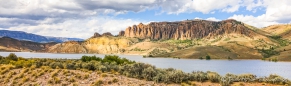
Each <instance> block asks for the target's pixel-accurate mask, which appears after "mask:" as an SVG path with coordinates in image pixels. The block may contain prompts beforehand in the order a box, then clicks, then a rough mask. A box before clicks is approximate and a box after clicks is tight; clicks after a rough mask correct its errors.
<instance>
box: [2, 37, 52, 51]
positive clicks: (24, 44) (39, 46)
mask: <svg viewBox="0 0 291 86" xmlns="http://www.w3.org/2000/svg"><path fill="white" fill-rule="evenodd" d="M55 44H57V43H55V42H50V43H37V42H31V41H22V40H17V39H13V38H10V37H5V36H4V37H0V52H2V51H9V52H42V51H44V50H45V49H47V48H49V47H50V46H53V45H55Z"/></svg>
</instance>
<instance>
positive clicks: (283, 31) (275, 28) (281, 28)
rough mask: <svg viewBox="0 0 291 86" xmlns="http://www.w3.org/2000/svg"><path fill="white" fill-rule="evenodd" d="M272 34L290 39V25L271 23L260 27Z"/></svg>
mask: <svg viewBox="0 0 291 86" xmlns="http://www.w3.org/2000/svg"><path fill="white" fill-rule="evenodd" d="M262 30H263V31H266V32H268V33H271V34H272V35H278V36H281V37H282V38H283V39H289V40H291V25H290V24H279V25H271V26H268V27H265V28H263V29H262Z"/></svg>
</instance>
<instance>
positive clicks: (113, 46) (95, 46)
mask: <svg viewBox="0 0 291 86" xmlns="http://www.w3.org/2000/svg"><path fill="white" fill-rule="evenodd" d="M133 43H135V41H134V40H130V39H127V38H120V37H112V36H110V35H108V36H107V35H104V36H101V37H97V38H90V39H88V40H86V41H83V42H75V41H70V42H64V43H59V44H56V45H54V46H52V47H50V48H49V49H48V50H47V52H50V53H98V54H119V53H123V52H124V49H126V48H127V47H129V46H130V45H131V44H133Z"/></svg>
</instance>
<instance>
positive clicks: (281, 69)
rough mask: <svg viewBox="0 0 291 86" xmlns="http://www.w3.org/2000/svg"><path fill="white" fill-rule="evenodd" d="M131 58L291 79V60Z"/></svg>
mask: <svg viewBox="0 0 291 86" xmlns="http://www.w3.org/2000/svg"><path fill="white" fill-rule="evenodd" d="M14 53H15V54H16V55H17V56H21V57H24V58H68V59H79V58H81V57H82V56H83V55H88V56H92V55H96V56H98V57H104V55H103V54H53V53H30V52H14ZM9 54H10V52H0V55H1V56H7V55H9ZM119 56H120V57H125V58H127V59H130V60H134V61H137V62H143V63H148V64H152V65H155V66H156V67H158V68H175V69H180V70H183V71H184V72H192V71H214V72H218V73H219V74H221V75H225V74H226V73H232V74H245V73H251V74H255V75H257V76H268V75H270V74H277V75H280V76H282V77H285V78H288V79H291V62H268V61H262V60H198V59H172V58H143V57H142V56H139V55H119Z"/></svg>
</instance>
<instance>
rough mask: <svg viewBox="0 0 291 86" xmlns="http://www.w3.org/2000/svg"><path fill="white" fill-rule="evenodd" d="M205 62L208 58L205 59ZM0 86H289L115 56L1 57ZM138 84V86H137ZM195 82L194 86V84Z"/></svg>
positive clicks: (272, 78) (283, 81) (281, 81)
mask: <svg viewBox="0 0 291 86" xmlns="http://www.w3.org/2000/svg"><path fill="white" fill-rule="evenodd" d="M206 59H207V58H206ZM0 74H1V75H0V84H4V85H46V84H50V85H80V84H81V85H83V84H84V85H93V86H99V85H184V86H187V85H194V86H195V84H197V83H203V82H211V83H215V84H220V85H222V86H229V85H232V84H233V83H238V82H239V83H268V84H277V85H287V86H288V85H291V83H290V81H289V80H288V79H285V78H283V77H280V76H278V75H270V76H267V77H257V76H256V75H253V74H243V75H234V74H226V75H225V76H221V75H219V74H218V73H216V72H210V71H207V72H202V71H193V72H191V73H185V72H183V71H181V70H176V69H173V68H167V69H161V68H156V67H155V66H153V65H150V64H145V63H139V62H134V61H130V60H128V59H125V58H120V57H118V56H114V55H106V56H105V57H104V58H100V57H96V56H82V57H81V59H40V58H29V59H28V58H22V57H17V56H16V55H15V54H13V53H11V54H10V55H9V56H7V57H3V56H0ZM137 82H138V84H137ZM195 82H196V83H195Z"/></svg>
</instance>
